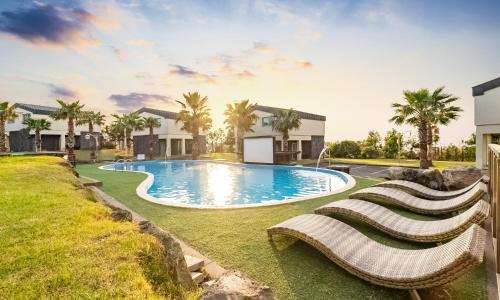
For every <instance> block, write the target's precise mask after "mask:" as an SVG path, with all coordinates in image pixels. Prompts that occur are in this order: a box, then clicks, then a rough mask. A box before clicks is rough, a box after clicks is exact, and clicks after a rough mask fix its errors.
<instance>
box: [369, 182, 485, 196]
mask: <svg viewBox="0 0 500 300" xmlns="http://www.w3.org/2000/svg"><path fill="white" fill-rule="evenodd" d="M489 181H490V179H489V177H488V176H483V177H481V179H479V180H478V181H476V182H474V183H473V184H471V185H469V186H467V187H465V188H463V189H460V190H456V191H438V190H433V189H431V188H428V187H426V186H424V185H421V184H418V183H416V182H411V181H406V180H389V181H384V182H381V183H378V184H376V185H374V186H380V187H388V188H395V189H398V190H402V191H405V192H407V193H408V194H412V195H413V196H416V197H420V198H424V199H432V200H446V199H450V198H454V197H457V196H460V195H462V194H464V193H466V192H468V191H470V190H471V189H472V188H473V187H475V186H476V185H477V184H478V183H479V182H482V183H486V184H487V183H488V182H489Z"/></svg>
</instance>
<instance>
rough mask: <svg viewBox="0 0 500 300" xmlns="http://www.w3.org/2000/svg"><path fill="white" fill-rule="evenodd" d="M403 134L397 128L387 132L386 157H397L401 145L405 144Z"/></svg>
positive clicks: (384, 149)
mask: <svg viewBox="0 0 500 300" xmlns="http://www.w3.org/2000/svg"><path fill="white" fill-rule="evenodd" d="M401 139H402V135H401V134H400V133H398V132H397V131H396V129H394V128H393V129H392V130H390V131H387V134H386V135H385V138H384V148H383V152H384V157H385V158H396V156H397V155H398V152H400V151H401V149H400V148H401V147H402V145H403V141H402V140H401Z"/></svg>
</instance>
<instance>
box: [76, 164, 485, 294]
mask: <svg viewBox="0 0 500 300" xmlns="http://www.w3.org/2000/svg"><path fill="white" fill-rule="evenodd" d="M78 171H79V172H80V173H81V174H83V175H85V176H89V177H92V178H95V179H99V180H101V181H103V183H104V185H103V187H102V189H103V190H104V191H105V192H106V193H108V194H110V195H112V196H113V197H115V198H116V199H118V200H119V201H121V202H123V203H124V204H125V205H127V206H128V207H130V208H131V209H133V210H135V211H136V212H138V213H139V214H141V215H143V216H145V217H146V218H149V219H151V220H153V221H154V222H155V223H156V224H158V225H160V226H161V227H163V228H164V229H166V230H168V231H170V232H172V233H173V234H175V235H177V236H178V237H180V238H182V239H183V240H185V241H186V242H188V243H189V244H191V245H192V246H194V247H195V248H197V249H198V250H200V251H202V252H203V253H205V254H206V255H208V256H209V257H210V258H212V259H215V260H216V261H217V262H219V263H220V264H221V265H223V266H224V267H226V268H228V269H238V270H240V271H242V272H243V273H245V274H246V275H248V276H250V277H251V278H253V279H255V280H258V281H261V282H263V283H266V284H268V285H270V286H271V288H272V289H273V291H274V293H275V295H276V296H278V298H279V299H407V298H408V293H407V292H406V291H399V290H392V289H386V288H382V287H379V286H375V285H372V284H370V283H367V282H365V281H363V280H361V279H358V278H356V277H354V276H352V275H350V274H349V273H347V272H346V271H344V270H343V269H342V268H340V267H338V266H337V265H336V264H334V263H333V262H331V261H330V260H328V259H327V258H326V257H325V256H323V255H321V253H320V252H318V251H317V250H315V249H314V248H312V247H310V246H308V245H307V244H305V243H303V242H294V241H293V240H291V239H288V238H282V237H276V240H275V243H274V244H272V243H270V242H269V241H268V239H267V234H266V228H268V227H269V226H271V225H274V224H277V223H279V222H282V221H284V220H285V219H288V218H290V217H293V216H296V215H300V214H304V213H312V212H313V210H314V208H317V207H319V206H321V205H323V204H325V203H328V202H330V201H333V200H339V199H342V198H346V197H347V195H348V193H350V192H352V191H353V190H351V191H349V192H345V193H342V194H339V195H334V196H329V197H323V198H318V199H313V200H307V201H302V202H296V203H292V204H284V205H277V206H269V207H260V208H246V209H233V210H202V209H184V208H174V207H168V206H163V205H158V204H153V203H150V202H147V201H145V200H143V199H140V198H139V197H138V196H137V195H136V193H135V188H136V187H137V185H138V184H139V183H140V182H141V181H142V180H144V179H145V175H144V174H139V173H126V172H109V171H102V170H98V169H97V165H80V166H79V167H78ZM371 184H373V181H371V180H367V179H360V178H357V185H356V189H359V188H364V187H367V186H369V185H371ZM398 212H399V213H401V214H405V215H407V216H410V217H414V218H420V219H422V218H424V219H430V218H429V217H423V216H419V215H414V214H410V213H406V212H402V211H398ZM344 221H347V220H344ZM348 223H350V224H351V225H353V226H355V227H356V228H357V229H359V230H361V231H362V232H364V233H365V234H366V235H368V236H370V237H371V238H373V239H376V240H378V241H380V242H382V243H385V244H388V245H392V246H394V247H401V248H418V247H422V245H421V244H416V243H407V242H402V241H399V240H396V239H392V238H390V237H388V236H387V235H385V234H383V233H380V232H378V231H375V230H373V229H371V228H369V227H366V226H364V225H362V224H358V223H354V222H351V221H348ZM446 290H447V292H448V293H449V294H450V295H451V296H452V297H453V299H476V300H478V299H486V297H487V295H486V272H485V268H484V265H483V266H481V267H479V268H476V269H475V270H473V271H472V272H470V273H468V274H466V275H465V276H463V277H461V278H460V279H458V280H456V281H455V282H454V283H453V284H451V285H449V286H447V287H446ZM423 296H425V293H424V294H423Z"/></svg>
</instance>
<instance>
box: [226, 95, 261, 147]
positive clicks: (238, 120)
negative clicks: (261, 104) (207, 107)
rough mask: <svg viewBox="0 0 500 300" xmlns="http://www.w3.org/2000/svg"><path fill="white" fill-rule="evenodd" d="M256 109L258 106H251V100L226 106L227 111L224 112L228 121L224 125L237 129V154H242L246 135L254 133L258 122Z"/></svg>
mask: <svg viewBox="0 0 500 300" xmlns="http://www.w3.org/2000/svg"><path fill="white" fill-rule="evenodd" d="M255 108H256V104H250V100H242V101H240V102H235V103H232V104H227V105H226V111H224V115H225V116H226V120H225V121H224V123H226V125H227V126H229V127H232V128H234V129H235V133H236V136H235V143H236V152H239V153H241V152H242V150H243V149H242V147H243V143H242V142H243V136H244V135H245V133H246V132H253V130H252V126H253V125H254V124H255V121H257V115H256V114H255Z"/></svg>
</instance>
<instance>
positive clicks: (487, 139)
mask: <svg viewBox="0 0 500 300" xmlns="http://www.w3.org/2000/svg"><path fill="white" fill-rule="evenodd" d="M472 95H473V96H474V124H475V125H476V166H477V167H478V168H486V163H487V161H486V160H487V153H488V152H487V151H488V144H491V143H500V77H499V78H496V79H493V80H490V81H488V82H485V83H482V84H480V85H477V86H475V87H473V88H472Z"/></svg>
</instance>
